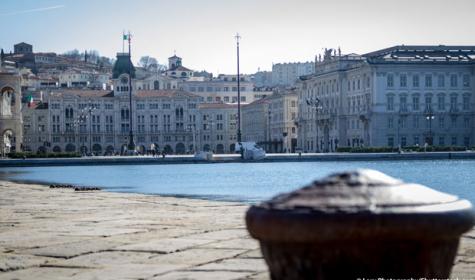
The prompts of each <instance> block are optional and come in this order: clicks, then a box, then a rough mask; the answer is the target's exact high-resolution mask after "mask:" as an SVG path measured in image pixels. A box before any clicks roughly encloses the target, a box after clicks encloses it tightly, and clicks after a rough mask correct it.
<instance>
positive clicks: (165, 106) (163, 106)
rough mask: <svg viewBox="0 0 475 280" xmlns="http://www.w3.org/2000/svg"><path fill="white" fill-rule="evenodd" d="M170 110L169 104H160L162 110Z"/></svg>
mask: <svg viewBox="0 0 475 280" xmlns="http://www.w3.org/2000/svg"><path fill="white" fill-rule="evenodd" d="M170 108H171V106H170V104H167V103H164V104H162V109H170Z"/></svg>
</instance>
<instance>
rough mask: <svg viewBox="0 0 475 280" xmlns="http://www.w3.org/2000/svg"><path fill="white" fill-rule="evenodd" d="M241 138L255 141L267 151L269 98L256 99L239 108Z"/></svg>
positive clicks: (268, 141) (268, 140)
mask: <svg viewBox="0 0 475 280" xmlns="http://www.w3.org/2000/svg"><path fill="white" fill-rule="evenodd" d="M241 125H242V140H243V141H245V142H256V143H257V144H258V145H260V146H261V147H263V148H264V149H265V150H266V151H267V152H269V144H268V143H270V131H269V100H268V97H265V98H262V99H258V100H256V101H254V102H252V103H250V104H246V105H244V106H243V107H242V108H241Z"/></svg>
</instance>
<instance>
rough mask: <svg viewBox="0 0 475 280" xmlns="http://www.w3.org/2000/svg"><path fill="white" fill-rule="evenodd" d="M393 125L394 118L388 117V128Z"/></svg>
mask: <svg viewBox="0 0 475 280" xmlns="http://www.w3.org/2000/svg"><path fill="white" fill-rule="evenodd" d="M393 127H394V120H393V118H388V128H389V129H391V128H393Z"/></svg>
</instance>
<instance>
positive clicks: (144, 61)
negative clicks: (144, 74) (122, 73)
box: [139, 55, 158, 69]
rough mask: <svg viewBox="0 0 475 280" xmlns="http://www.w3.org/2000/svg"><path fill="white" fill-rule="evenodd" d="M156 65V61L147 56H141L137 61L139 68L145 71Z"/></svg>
mask: <svg viewBox="0 0 475 280" xmlns="http://www.w3.org/2000/svg"><path fill="white" fill-rule="evenodd" d="M157 64H158V61H157V59H156V58H154V57H151V56H148V55H146V56H142V57H141V58H140V60H139V66H140V67H143V68H145V69H149V68H150V67H153V65H157Z"/></svg>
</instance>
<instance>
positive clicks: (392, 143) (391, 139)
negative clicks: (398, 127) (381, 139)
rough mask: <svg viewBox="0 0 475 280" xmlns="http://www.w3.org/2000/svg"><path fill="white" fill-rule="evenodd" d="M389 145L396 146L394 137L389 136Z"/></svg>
mask: <svg viewBox="0 0 475 280" xmlns="http://www.w3.org/2000/svg"><path fill="white" fill-rule="evenodd" d="M388 146H389V147H393V146H394V137H388Z"/></svg>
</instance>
